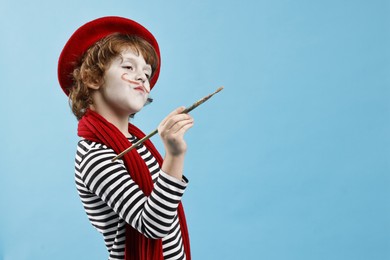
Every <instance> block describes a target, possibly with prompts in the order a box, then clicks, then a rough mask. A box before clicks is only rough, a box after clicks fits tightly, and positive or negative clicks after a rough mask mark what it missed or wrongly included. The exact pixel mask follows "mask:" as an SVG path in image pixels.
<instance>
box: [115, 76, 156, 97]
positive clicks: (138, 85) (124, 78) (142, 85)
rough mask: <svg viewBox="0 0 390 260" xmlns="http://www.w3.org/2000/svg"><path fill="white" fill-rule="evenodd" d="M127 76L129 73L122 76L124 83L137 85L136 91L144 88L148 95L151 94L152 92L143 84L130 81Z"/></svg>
mask: <svg viewBox="0 0 390 260" xmlns="http://www.w3.org/2000/svg"><path fill="white" fill-rule="evenodd" d="M126 76H127V73H123V74H122V76H121V79H122V80H124V81H126V82H128V83H130V84H133V85H136V87H135V89H136V88H139V87H140V88H142V89H143V90H144V91H145V93H147V94H149V93H150V91H148V90H147V89H146V88H145V86H144V84H141V83H140V82H138V81H133V80H130V79H128V78H126Z"/></svg>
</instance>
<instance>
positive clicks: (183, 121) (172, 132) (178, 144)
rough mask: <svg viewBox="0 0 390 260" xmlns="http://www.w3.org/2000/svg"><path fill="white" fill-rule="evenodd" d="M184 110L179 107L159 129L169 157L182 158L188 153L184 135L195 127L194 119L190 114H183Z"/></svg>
mask: <svg viewBox="0 0 390 260" xmlns="http://www.w3.org/2000/svg"><path fill="white" fill-rule="evenodd" d="M184 109H185V107H179V108H177V109H175V110H174V111H172V112H171V113H170V114H169V115H168V116H167V117H166V118H165V119H164V120H163V121H162V122H161V123H160V125H159V126H158V128H157V129H158V133H159V134H160V136H161V139H162V141H163V143H164V146H165V151H166V153H167V155H170V156H180V155H184V154H185V152H186V151H187V144H186V142H185V141H184V134H185V133H186V132H187V130H188V129H190V128H191V127H192V126H193V125H194V119H193V118H192V117H191V116H190V115H188V114H181V112H183V111H184Z"/></svg>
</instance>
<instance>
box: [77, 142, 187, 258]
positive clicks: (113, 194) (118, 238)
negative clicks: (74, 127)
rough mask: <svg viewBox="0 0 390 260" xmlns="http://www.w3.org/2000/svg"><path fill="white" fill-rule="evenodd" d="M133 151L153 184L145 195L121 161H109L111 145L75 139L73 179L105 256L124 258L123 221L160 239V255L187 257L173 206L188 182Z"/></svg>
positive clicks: (141, 149) (141, 148)
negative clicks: (102, 239) (148, 172)
mask: <svg viewBox="0 0 390 260" xmlns="http://www.w3.org/2000/svg"><path fill="white" fill-rule="evenodd" d="M129 141H130V142H132V143H133V142H135V141H136V138H135V137H130V138H129ZM137 150H138V153H139V155H140V156H141V157H142V159H143V160H144V161H145V163H146V165H147V166H148V168H149V171H150V174H151V176H152V179H153V182H154V186H153V191H152V193H151V194H150V196H145V195H144V193H143V192H142V191H141V190H140V188H139V186H138V185H137V184H136V183H135V182H134V181H133V180H132V178H131V177H130V175H129V173H128V172H127V170H126V168H125V166H124V163H123V161H122V160H116V161H115V162H111V159H112V158H113V157H114V156H116V154H115V152H114V151H113V150H112V149H111V148H108V147H107V146H105V145H103V144H100V143H96V142H92V141H88V140H81V141H80V142H79V143H78V146H77V153H76V160H75V170H76V173H75V180H76V187H77V191H78V193H79V196H80V199H81V202H82V204H83V206H84V209H85V211H86V213H87V215H88V218H89V221H90V222H91V224H92V225H93V226H94V227H95V228H96V229H97V230H98V231H99V232H100V233H101V234H102V235H103V237H104V241H105V244H106V247H107V250H108V253H109V259H124V252H125V230H126V229H125V224H126V223H127V224H129V225H131V226H132V227H133V228H135V229H137V230H138V231H139V232H140V233H142V234H143V235H144V236H146V237H148V238H152V239H162V245H163V255H164V259H186V257H185V253H184V246H183V242H182V237H181V231H180V224H179V220H178V216H177V207H178V205H179V202H180V200H181V198H182V196H183V193H184V191H185V188H186V186H187V182H188V181H187V179H186V178H185V177H183V181H180V180H177V179H176V178H174V177H171V176H169V175H168V174H166V173H164V172H163V171H162V170H161V169H160V167H159V165H158V163H157V160H156V159H155V158H154V156H153V155H152V154H151V153H150V152H149V151H148V150H147V149H146V147H145V146H144V145H140V146H139V147H138V148H137Z"/></svg>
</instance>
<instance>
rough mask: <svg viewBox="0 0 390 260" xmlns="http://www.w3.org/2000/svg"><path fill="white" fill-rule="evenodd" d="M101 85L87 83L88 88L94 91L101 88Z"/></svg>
mask: <svg viewBox="0 0 390 260" xmlns="http://www.w3.org/2000/svg"><path fill="white" fill-rule="evenodd" d="M100 85H101V84H99V83H98V82H96V81H95V82H88V83H87V87H88V88H91V89H94V90H98V89H99V88H100Z"/></svg>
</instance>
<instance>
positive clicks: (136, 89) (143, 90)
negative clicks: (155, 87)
mask: <svg viewBox="0 0 390 260" xmlns="http://www.w3.org/2000/svg"><path fill="white" fill-rule="evenodd" d="M133 89H134V90H135V91H138V92H141V93H143V94H145V93H146V91H145V88H144V87H142V86H137V87H135V88H133Z"/></svg>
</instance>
